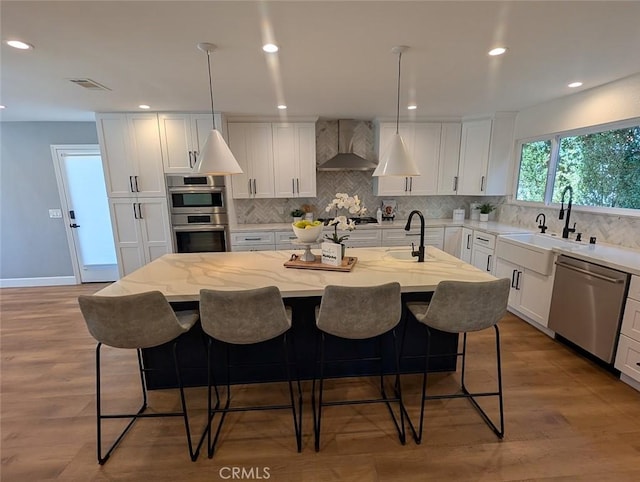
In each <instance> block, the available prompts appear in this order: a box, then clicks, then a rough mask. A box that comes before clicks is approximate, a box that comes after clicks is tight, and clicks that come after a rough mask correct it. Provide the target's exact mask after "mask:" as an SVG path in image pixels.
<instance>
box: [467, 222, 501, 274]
mask: <svg viewBox="0 0 640 482" xmlns="http://www.w3.org/2000/svg"><path fill="white" fill-rule="evenodd" d="M472 243H473V246H472V249H471V264H472V265H473V266H475V267H476V268H478V269H481V270H483V271H486V272H488V273H491V274H493V268H494V250H495V246H496V237H495V236H494V235H493V234H490V233H487V232H484V231H479V230H477V229H474V231H473V241H472Z"/></svg>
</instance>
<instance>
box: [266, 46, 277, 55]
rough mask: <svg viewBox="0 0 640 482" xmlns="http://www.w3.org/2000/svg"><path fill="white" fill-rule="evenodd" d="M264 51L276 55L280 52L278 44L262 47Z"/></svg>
mask: <svg viewBox="0 0 640 482" xmlns="http://www.w3.org/2000/svg"><path fill="white" fill-rule="evenodd" d="M262 50H264V51H265V52H267V53H270V54H272V53H275V52H277V51H278V46H277V45H276V44H264V45H263V46H262Z"/></svg>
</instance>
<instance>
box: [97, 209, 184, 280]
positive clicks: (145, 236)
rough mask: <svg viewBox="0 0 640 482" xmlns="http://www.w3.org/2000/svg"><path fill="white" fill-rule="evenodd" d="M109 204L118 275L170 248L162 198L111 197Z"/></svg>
mask: <svg viewBox="0 0 640 482" xmlns="http://www.w3.org/2000/svg"><path fill="white" fill-rule="evenodd" d="M109 207H110V212H111V224H112V226H113V234H114V240H115V245H116V255H117V258H118V269H119V271H120V276H126V275H128V274H130V273H132V272H133V271H135V270H136V269H138V268H140V267H141V266H143V265H145V264H147V263H149V262H151V261H153V260H154V259H156V258H159V257H160V256H162V255H163V254H166V253H170V252H172V241H171V227H170V225H169V210H168V207H167V200H166V199H164V198H113V199H110V200H109Z"/></svg>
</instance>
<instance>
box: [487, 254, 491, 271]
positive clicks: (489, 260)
mask: <svg viewBox="0 0 640 482" xmlns="http://www.w3.org/2000/svg"><path fill="white" fill-rule="evenodd" d="M490 264H491V255H489V256H487V271H491V267H490V266H489V265H490Z"/></svg>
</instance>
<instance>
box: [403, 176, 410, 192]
mask: <svg viewBox="0 0 640 482" xmlns="http://www.w3.org/2000/svg"><path fill="white" fill-rule="evenodd" d="M408 184H409V181H408V178H406V177H405V178H404V192H407V191H408V189H407V186H408Z"/></svg>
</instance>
